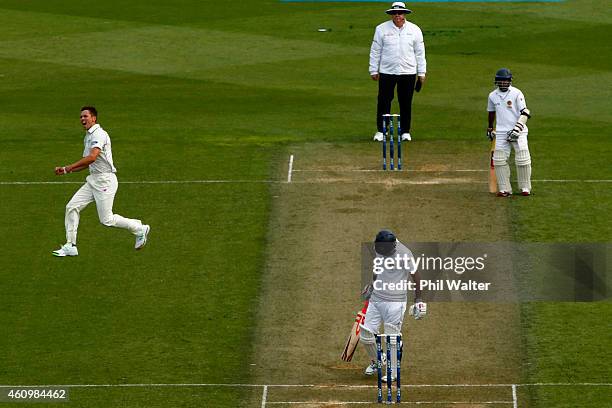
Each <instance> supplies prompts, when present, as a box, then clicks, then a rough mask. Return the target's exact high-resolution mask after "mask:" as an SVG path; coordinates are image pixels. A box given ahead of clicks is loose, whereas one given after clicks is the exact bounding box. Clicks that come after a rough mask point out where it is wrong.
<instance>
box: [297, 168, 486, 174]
mask: <svg viewBox="0 0 612 408" xmlns="http://www.w3.org/2000/svg"><path fill="white" fill-rule="evenodd" d="M293 171H294V172H300V173H324V172H330V173H351V172H354V173H390V174H393V173H396V174H401V173H479V172H485V171H489V170H488V169H484V170H480V169H479V170H474V169H452V170H412V169H403V170H398V171H397V172H396V171H395V170H380V169H347V170H343V169H295V170H293Z"/></svg>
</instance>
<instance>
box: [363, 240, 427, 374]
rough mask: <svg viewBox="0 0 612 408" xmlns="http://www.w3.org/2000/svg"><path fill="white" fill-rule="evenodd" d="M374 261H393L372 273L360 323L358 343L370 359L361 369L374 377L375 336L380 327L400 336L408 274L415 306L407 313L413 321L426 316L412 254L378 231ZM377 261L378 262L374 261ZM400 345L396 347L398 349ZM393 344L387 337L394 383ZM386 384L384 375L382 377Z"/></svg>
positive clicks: (395, 354) (375, 363)
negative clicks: (412, 285) (367, 301)
mask: <svg viewBox="0 0 612 408" xmlns="http://www.w3.org/2000/svg"><path fill="white" fill-rule="evenodd" d="M374 248H375V250H376V258H375V260H374V265H375V266H376V265H383V264H384V263H385V262H386V261H390V260H395V261H398V260H400V261H399V262H393V264H392V265H387V267H384V268H383V270H382V271H381V270H380V269H378V271H374V279H373V282H372V284H370V285H368V287H366V292H367V296H366V297H368V296H369V299H370V302H369V304H368V310H367V312H366V316H365V321H364V322H363V324H361V325H360V326H361V331H360V334H359V337H360V340H361V342H362V343H363V346H364V348H365V350H366V352H367V353H368V356H369V357H370V360H371V363H370V364H369V365H368V366H367V368H366V370H365V374H366V375H374V373H376V371H377V353H376V335H377V334H379V333H380V331H379V330H380V326H381V324H382V325H383V326H384V333H385V334H391V335H393V334H400V333H401V332H402V323H403V322H404V313H405V312H406V304H407V301H408V287H407V282H408V279H409V278H408V275H410V276H411V277H412V281H413V282H414V284H415V303H414V304H413V305H412V306H410V309H409V311H408V314H409V315H411V316H414V318H415V319H417V320H418V319H421V318H423V317H425V315H426V314H427V304H426V303H425V302H423V301H422V300H421V290H420V288H419V282H420V277H419V273H418V272H417V271H416V270H415V265H414V260H413V256H412V252H411V251H410V249H408V248H407V247H406V246H405V245H404V244H402V243H401V242H399V241H398V240H397V238H396V237H395V235H394V234H393V232H391V231H388V230H382V231H380V232H379V233H378V234H377V235H376V240H375V241H374ZM377 260H378V261H379V262H377ZM406 260H408V262H406ZM401 346H402V345H401V344H400V345H399V347H400V348H401ZM397 347H398V345H397V342H396V338H395V336H392V337H391V362H390V364H391V370H392V380H393V381H395V377H396V373H397V369H396V365H397ZM383 377H385V378H383V381H386V376H383Z"/></svg>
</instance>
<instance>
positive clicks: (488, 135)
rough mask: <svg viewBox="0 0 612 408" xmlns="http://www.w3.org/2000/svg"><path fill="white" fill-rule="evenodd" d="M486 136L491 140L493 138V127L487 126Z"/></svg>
mask: <svg viewBox="0 0 612 408" xmlns="http://www.w3.org/2000/svg"><path fill="white" fill-rule="evenodd" d="M487 137H488V138H489V140H490V141H493V139H495V131H494V130H493V128H487Z"/></svg>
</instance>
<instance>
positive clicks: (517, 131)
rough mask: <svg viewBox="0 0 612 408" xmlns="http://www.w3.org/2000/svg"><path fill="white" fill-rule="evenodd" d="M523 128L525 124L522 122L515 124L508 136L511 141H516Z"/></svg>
mask: <svg viewBox="0 0 612 408" xmlns="http://www.w3.org/2000/svg"><path fill="white" fill-rule="evenodd" d="M523 129H525V125H523V124H522V123H517V124H516V125H514V129H512V130H511V131H509V132H508V133H507V136H508V137H507V138H506V139H507V140H508V141H509V142H516V141H517V140H518V138H519V136H520V134H521V132H522V131H523Z"/></svg>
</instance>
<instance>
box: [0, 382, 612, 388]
mask: <svg viewBox="0 0 612 408" xmlns="http://www.w3.org/2000/svg"><path fill="white" fill-rule="evenodd" d="M513 385H515V386H516V387H546V386H553V387H573V386H589V387H611V386H612V383H525V384H402V388H421V387H433V388H436V387H457V388H462V387H475V388H478V387H512V386H513ZM36 387H40V388H43V387H72V388H113V387H117V388H120V387H134V388H137V387H268V388H270V387H284V388H302V387H304V388H376V387H377V386H376V385H366V384H244V383H236V384H230V383H142V384H38V385H31V384H30V385H23V384H16V385H6V384H5V385H0V388H36Z"/></svg>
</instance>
